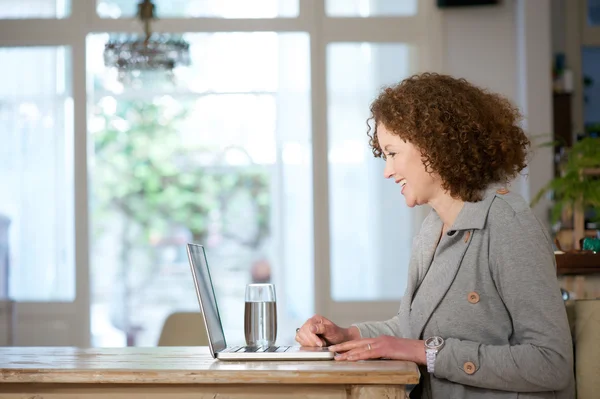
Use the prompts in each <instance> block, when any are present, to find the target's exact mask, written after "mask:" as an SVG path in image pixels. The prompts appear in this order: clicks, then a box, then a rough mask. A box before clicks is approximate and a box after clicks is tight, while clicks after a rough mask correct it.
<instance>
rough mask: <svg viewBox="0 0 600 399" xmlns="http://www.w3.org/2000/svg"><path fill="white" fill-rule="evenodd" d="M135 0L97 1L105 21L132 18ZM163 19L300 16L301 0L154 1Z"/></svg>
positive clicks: (134, 12) (134, 10)
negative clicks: (299, 3) (299, 0)
mask: <svg viewBox="0 0 600 399" xmlns="http://www.w3.org/2000/svg"><path fill="white" fill-rule="evenodd" d="M137 4H138V2H136V1H131V0H97V8H96V10H97V12H98V15H100V17H102V18H131V17H133V16H135V15H136V13H137ZM154 4H155V5H156V10H157V12H158V13H159V15H160V17H161V18H194V17H216V18H277V17H296V16H298V0H261V1H247V0H155V1H154Z"/></svg>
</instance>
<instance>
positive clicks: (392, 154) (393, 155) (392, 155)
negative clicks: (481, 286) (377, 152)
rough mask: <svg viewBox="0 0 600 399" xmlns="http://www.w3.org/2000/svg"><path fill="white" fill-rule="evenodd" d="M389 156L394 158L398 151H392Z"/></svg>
mask: <svg viewBox="0 0 600 399" xmlns="http://www.w3.org/2000/svg"><path fill="white" fill-rule="evenodd" d="M387 156H388V157H390V158H394V157H395V156H396V153H395V152H390V153H389V154H388V155H387Z"/></svg>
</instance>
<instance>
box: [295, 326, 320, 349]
mask: <svg viewBox="0 0 600 399" xmlns="http://www.w3.org/2000/svg"><path fill="white" fill-rule="evenodd" d="M296 337H297V338H296V341H298V342H299V343H300V344H301V345H302V346H323V345H324V342H323V340H322V339H321V338H319V337H317V336H316V335H315V334H312V333H310V332H307V331H306V329H300V331H298V333H297V334H296Z"/></svg>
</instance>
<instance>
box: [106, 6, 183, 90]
mask: <svg viewBox="0 0 600 399" xmlns="http://www.w3.org/2000/svg"><path fill="white" fill-rule="evenodd" d="M137 17H138V19H139V20H140V21H141V22H142V24H143V27H144V34H145V37H144V38H143V39H140V38H136V37H134V38H131V37H130V38H128V37H118V38H113V39H111V40H109V41H108V43H106V45H105V47H104V64H105V65H106V66H108V67H114V68H116V69H117V70H118V72H119V79H121V80H124V79H126V78H127V75H129V74H130V73H139V72H142V71H155V70H165V71H167V72H168V73H170V74H172V72H173V69H174V68H175V67H178V66H188V65H189V64H190V54H189V48H190V46H189V43H187V42H186V41H185V40H183V39H179V38H175V37H172V35H169V34H160V35H159V34H153V33H152V30H151V28H150V24H151V22H152V20H153V19H156V6H155V5H154V3H152V0H142V1H140V3H139V4H138V12H137Z"/></svg>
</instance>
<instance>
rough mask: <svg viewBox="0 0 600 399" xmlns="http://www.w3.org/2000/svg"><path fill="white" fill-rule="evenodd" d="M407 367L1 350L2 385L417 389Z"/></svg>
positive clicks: (199, 352) (183, 353)
mask: <svg viewBox="0 0 600 399" xmlns="http://www.w3.org/2000/svg"><path fill="white" fill-rule="evenodd" d="M418 382H419V370H418V368H417V366H416V364H414V363H412V362H404V361H391V360H372V361H361V362H337V361H334V360H327V361H246V362H237V361H235V362H233V361H227V362H226V361H221V360H214V359H213V358H212V357H211V356H210V353H209V351H208V348H207V347H148V348H131V347H130V348H90V349H79V348H70V347H42V348H38V347H2V348H0V383H77V384H81V383H110V384H115V383H116V384H132V383H135V384H232V383H241V384H417V383H418Z"/></svg>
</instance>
